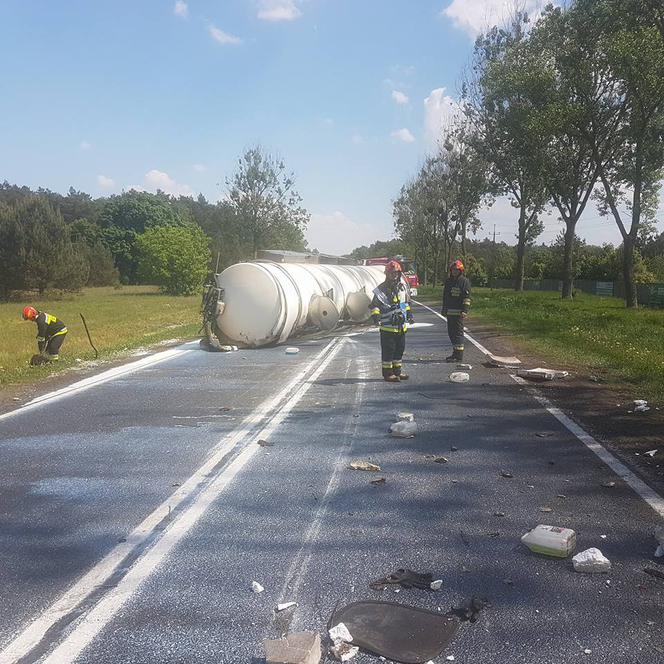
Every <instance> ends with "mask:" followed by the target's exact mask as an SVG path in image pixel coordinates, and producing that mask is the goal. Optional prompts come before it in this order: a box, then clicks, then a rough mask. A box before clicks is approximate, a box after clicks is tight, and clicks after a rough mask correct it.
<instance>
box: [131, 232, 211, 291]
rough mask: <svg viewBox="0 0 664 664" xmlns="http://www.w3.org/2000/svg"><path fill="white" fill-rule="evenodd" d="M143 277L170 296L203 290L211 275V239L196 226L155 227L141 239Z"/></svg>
mask: <svg viewBox="0 0 664 664" xmlns="http://www.w3.org/2000/svg"><path fill="white" fill-rule="evenodd" d="M137 247H138V250H139V256H140V261H139V276H140V277H141V279H143V280H145V281H146V282H147V283H153V284H156V285H158V286H159V287H160V288H161V290H162V291H163V292H164V293H167V294H169V295H194V294H196V293H199V292H201V291H202V287H203V283H204V281H205V278H206V276H207V274H208V264H209V261H210V250H209V248H208V238H207V236H206V235H205V233H203V231H202V230H201V229H200V228H199V227H198V226H196V225H194V224H189V225H186V226H153V227H152V228H149V229H148V230H146V231H145V233H143V234H142V235H139V236H138V239H137Z"/></svg>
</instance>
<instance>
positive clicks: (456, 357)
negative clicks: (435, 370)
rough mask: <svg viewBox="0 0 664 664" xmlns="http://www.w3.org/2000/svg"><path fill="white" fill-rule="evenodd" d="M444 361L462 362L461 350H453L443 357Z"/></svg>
mask: <svg viewBox="0 0 664 664" xmlns="http://www.w3.org/2000/svg"><path fill="white" fill-rule="evenodd" d="M445 362H463V351H462V350H454V351H452V354H451V355H448V356H447V357H446V358H445Z"/></svg>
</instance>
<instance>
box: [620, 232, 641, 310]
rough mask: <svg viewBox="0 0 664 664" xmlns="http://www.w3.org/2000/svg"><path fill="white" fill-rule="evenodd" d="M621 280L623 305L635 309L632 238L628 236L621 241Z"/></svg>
mask: <svg viewBox="0 0 664 664" xmlns="http://www.w3.org/2000/svg"><path fill="white" fill-rule="evenodd" d="M623 280H624V283H625V305H626V306H627V307H628V308H629V309H636V307H637V306H638V299H637V295H636V284H635V283H634V238H632V236H631V235H628V236H627V237H626V238H625V240H624V241H623Z"/></svg>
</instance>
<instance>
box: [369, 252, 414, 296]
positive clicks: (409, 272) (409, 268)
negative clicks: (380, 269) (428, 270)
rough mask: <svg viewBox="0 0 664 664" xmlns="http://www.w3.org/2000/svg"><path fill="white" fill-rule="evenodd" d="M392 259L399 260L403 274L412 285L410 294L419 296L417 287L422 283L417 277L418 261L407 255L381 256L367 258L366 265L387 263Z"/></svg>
mask: <svg viewBox="0 0 664 664" xmlns="http://www.w3.org/2000/svg"><path fill="white" fill-rule="evenodd" d="M390 261H399V263H401V269H402V270H403V276H404V278H405V279H406V281H407V282H408V285H409V286H410V294H411V295H413V296H417V289H418V288H419V285H420V280H419V279H418V277H417V263H416V262H415V261H414V260H412V259H410V258H406V257H405V256H392V257H388V256H381V257H380V258H366V259H365V260H364V265H387V264H388V263H389V262H390Z"/></svg>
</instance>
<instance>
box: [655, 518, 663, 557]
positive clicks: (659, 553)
mask: <svg viewBox="0 0 664 664" xmlns="http://www.w3.org/2000/svg"><path fill="white" fill-rule="evenodd" d="M653 534H654V535H655V539H656V540H657V541H658V542H659V546H658V547H657V548H656V549H655V558H662V557H664V526H658V527H657V528H655V532H654V533H653Z"/></svg>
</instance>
